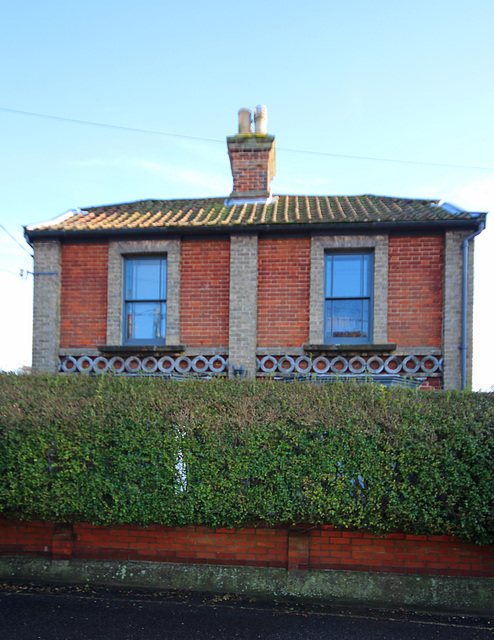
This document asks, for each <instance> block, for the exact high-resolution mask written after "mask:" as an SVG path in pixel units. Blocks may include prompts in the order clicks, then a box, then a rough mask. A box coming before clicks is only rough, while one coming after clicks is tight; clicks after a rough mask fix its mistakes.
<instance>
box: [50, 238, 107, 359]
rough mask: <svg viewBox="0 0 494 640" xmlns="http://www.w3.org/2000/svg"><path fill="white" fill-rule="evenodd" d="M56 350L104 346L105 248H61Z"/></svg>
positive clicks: (103, 246) (96, 246)
mask: <svg viewBox="0 0 494 640" xmlns="http://www.w3.org/2000/svg"><path fill="white" fill-rule="evenodd" d="M61 281H62V291H61V301H60V318H61V322H60V346H61V347H62V348H70V347H90V348H91V347H97V346H98V345H101V344H105V343H106V315H107V288H108V245H107V244H75V243H74V244H64V245H62V278H61Z"/></svg>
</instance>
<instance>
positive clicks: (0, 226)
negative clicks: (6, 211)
mask: <svg viewBox="0 0 494 640" xmlns="http://www.w3.org/2000/svg"><path fill="white" fill-rule="evenodd" d="M0 229H3V230H4V231H5V233H6V234H7V235H8V236H9V237H10V238H12V240H13V241H14V242H15V243H16V245H18V246H19V247H20V248H21V249H22V250H23V251H25V252H26V253H27V255H28V256H31V258H32V257H33V254H32V253H30V252H29V251H28V250H27V249H26V247H24V246H23V245H22V244H21V243H20V242H19V241H18V240H17V239H16V238H14V236H13V235H12V234H11V233H10V232H9V231H7V229H6V228H5V227H4V226H3V224H0Z"/></svg>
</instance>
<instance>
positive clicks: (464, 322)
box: [460, 222, 485, 391]
mask: <svg viewBox="0 0 494 640" xmlns="http://www.w3.org/2000/svg"><path fill="white" fill-rule="evenodd" d="M484 229H485V222H482V223H481V224H480V226H479V228H478V229H477V231H476V232H475V233H472V234H471V235H469V236H468V237H467V238H465V239H464V240H463V242H462V245H461V248H462V250H463V274H462V275H463V283H462V294H461V296H462V297H461V312H462V313H461V316H462V317H461V345H460V350H461V390H462V391H465V389H466V386H467V352H468V342H467V333H468V331H467V329H468V243H469V242H470V240H472V239H473V238H475V236H478V235H479V233H481V232H482V231H483V230H484Z"/></svg>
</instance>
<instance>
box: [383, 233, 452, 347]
mask: <svg viewBox="0 0 494 640" xmlns="http://www.w3.org/2000/svg"><path fill="white" fill-rule="evenodd" d="M443 263H444V237H443V236H442V235H437V236H403V237H401V236H390V238H389V273H388V340H389V341H390V342H396V343H397V344H398V345H399V346H400V347H416V346H423V347H441V341H442V322H443V313H442V308H443Z"/></svg>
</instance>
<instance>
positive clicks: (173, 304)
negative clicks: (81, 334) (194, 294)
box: [106, 239, 180, 346]
mask: <svg viewBox="0 0 494 640" xmlns="http://www.w3.org/2000/svg"><path fill="white" fill-rule="evenodd" d="M153 255H161V256H166V257H167V263H168V277H167V280H168V281H167V290H168V299H167V310H166V344H167V345H176V344H179V343H180V240H178V239H176V240H172V239H170V240H129V241H115V242H110V244H109V250H108V322H107V336H106V340H107V344H109V345H115V346H120V345H122V344H123V331H122V318H123V309H122V305H123V276H124V273H123V272H124V258H126V257H132V256H153Z"/></svg>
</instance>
